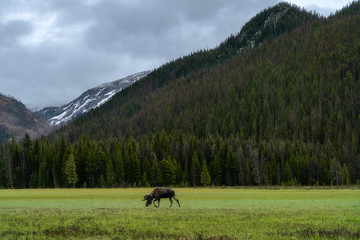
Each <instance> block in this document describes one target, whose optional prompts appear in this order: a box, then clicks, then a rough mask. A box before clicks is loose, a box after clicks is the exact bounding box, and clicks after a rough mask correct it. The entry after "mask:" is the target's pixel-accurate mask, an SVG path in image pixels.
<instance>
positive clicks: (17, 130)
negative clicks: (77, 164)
mask: <svg viewBox="0 0 360 240" xmlns="http://www.w3.org/2000/svg"><path fill="white" fill-rule="evenodd" d="M50 130H51V127H50V126H49V125H48V124H47V123H46V122H45V121H44V120H43V119H42V118H40V117H38V116H37V115H35V114H34V113H32V112H31V111H30V110H28V109H27V108H26V106H25V105H24V104H22V103H21V102H19V101H17V100H15V99H14V98H12V97H8V96H5V95H2V94H0V143H1V142H3V141H5V140H9V139H10V138H11V137H12V136H14V137H15V138H16V139H20V138H21V137H23V136H24V135H25V133H28V134H29V135H30V137H32V138H36V137H40V136H41V135H45V134H47V133H49V132H50Z"/></svg>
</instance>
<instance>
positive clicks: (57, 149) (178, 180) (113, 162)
mask: <svg viewBox="0 0 360 240" xmlns="http://www.w3.org/2000/svg"><path fill="white" fill-rule="evenodd" d="M0 150H1V152H0V153H1V154H0V156H1V158H0V187H1V188H54V187H55V188H61V187H89V188H93V187H130V186H132V187H135V186H146V187H148V186H212V185H213V186H239V185H240V186H260V185H349V184H356V183H357V184H359V181H360V179H359V175H358V174H357V171H356V167H355V166H354V165H353V164H357V161H355V162H353V160H352V157H354V158H356V159H357V157H358V156H357V155H356V156H348V155H347V154H346V153H345V152H344V150H343V149H342V147H339V146H337V145H336V144H332V143H330V142H328V143H326V144H319V143H318V144H313V143H308V144H304V143H301V142H293V141H281V140H275V139H273V140H271V141H260V142H257V141H256V140H255V138H252V139H250V140H249V141H244V140H241V137H239V136H234V137H231V138H226V139H224V138H221V137H220V136H208V137H206V138H203V139H199V138H197V137H195V136H194V135H191V134H183V133H182V132H181V131H180V132H171V133H167V132H165V131H161V132H160V133H157V134H153V135H151V136H143V137H141V138H133V137H129V138H126V139H121V140H116V139H106V140H102V141H94V140H91V139H90V138H89V137H88V136H87V135H85V134H84V135H83V136H82V137H81V139H80V140H79V141H78V142H77V143H74V144H69V143H68V142H66V141H65V138H64V137H62V138H60V139H59V140H57V141H55V142H53V143H50V142H49V140H48V139H45V138H43V139H35V140H32V139H30V137H29V136H28V135H25V136H24V138H23V139H22V140H21V141H20V142H18V143H17V142H16V141H15V140H14V139H13V140H12V141H10V142H8V143H6V144H3V145H2V146H1V149H0Z"/></svg>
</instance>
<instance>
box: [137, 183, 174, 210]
mask: <svg viewBox="0 0 360 240" xmlns="http://www.w3.org/2000/svg"><path fill="white" fill-rule="evenodd" d="M161 198H169V200H170V207H171V205H172V204H173V200H172V199H175V201H176V202H177V204H178V205H179V207H180V203H179V200H178V199H177V198H176V197H175V191H174V189H172V188H159V187H156V188H154V190H152V192H151V193H150V195H145V196H144V199H143V201H146V204H145V206H146V207H148V206H150V205H151V203H152V202H153V203H154V206H155V207H160V199H161ZM155 201H158V205H157V206H156V204H155Z"/></svg>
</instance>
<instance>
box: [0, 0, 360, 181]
mask: <svg viewBox="0 0 360 240" xmlns="http://www.w3.org/2000/svg"><path fill="white" fill-rule="evenodd" d="M286 6H287V7H289V8H288V9H290V10H285V11H280V15H281V16H282V17H283V18H276V19H280V21H278V22H276V24H268V25H266V24H264V23H265V22H269V21H267V20H268V19H271V16H275V15H276V14H279V9H283V8H284V7H286ZM283 10H284V9H283ZM284 12H285V13H286V14H284ZM284 16H286V17H284ZM269 17H270V18H269ZM289 18H290V19H295V20H294V22H292V21H290V20H289ZM281 19H283V20H281ZM358 26H360V3H359V2H354V3H353V4H351V5H350V6H348V7H346V8H344V9H343V10H341V11H339V12H337V13H336V14H334V15H331V16H330V17H328V18H322V17H319V16H317V15H316V14H312V13H307V12H305V11H304V10H300V9H299V8H297V7H294V6H291V5H289V4H279V5H277V6H275V7H274V8H270V9H267V10H264V11H263V12H261V13H259V14H258V15H257V16H255V17H254V18H253V19H252V20H250V21H249V23H247V24H246V25H245V26H244V27H243V29H242V30H241V32H240V33H239V34H238V35H236V36H231V37H229V39H227V40H226V41H225V42H224V43H222V44H220V45H219V47H218V48H216V49H213V50H209V51H199V52H198V53H193V54H191V55H189V56H186V57H183V58H180V59H177V60H175V61H173V62H170V63H168V64H165V65H164V66H161V67H160V68H159V69H156V70H154V71H153V72H152V73H150V74H149V75H148V76H147V77H146V78H144V79H142V80H140V81H139V82H137V83H135V84H134V85H132V86H131V87H129V88H127V89H125V90H124V91H122V92H120V93H118V94H117V95H116V96H115V97H114V98H113V99H111V100H110V101H109V102H107V103H106V104H104V105H103V106H102V107H100V108H97V109H94V110H93V111H90V112H89V113H87V114H85V115H84V116H83V117H81V118H79V119H77V120H75V121H74V122H73V123H71V124H69V125H66V126H63V127H62V128H61V129H59V130H58V131H56V132H55V133H53V134H52V135H50V136H48V137H44V138H42V139H34V140H32V139H30V138H29V136H28V135H25V136H24V138H23V139H22V141H20V142H16V141H15V140H14V139H13V140H12V141H10V142H8V143H5V144H3V145H2V146H1V152H0V153H1V154H0V187H3V188H37V187H41V188H47V187H74V186H75V187H116V186H123V187H125V186H169V185H177V186H207V185H215V186H222V185H227V186H237V185H246V186H249V185H251V186H252V185H349V184H359V183H360V99H359V98H360V81H359V74H360V28H359V27H358ZM254 29H257V30H256V31H255V30H254ZM259 32H261V33H259ZM262 34H264V35H262ZM245 36H250V37H248V38H245ZM252 41H254V42H255V46H254V45H253V44H251V42H252ZM249 43H250V45H249Z"/></svg>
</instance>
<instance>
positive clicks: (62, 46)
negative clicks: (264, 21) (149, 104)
mask: <svg viewBox="0 0 360 240" xmlns="http://www.w3.org/2000/svg"><path fill="white" fill-rule="evenodd" d="M4 2H5V4H2V8H1V9H0V62H1V63H2V66H1V67H0V85H1V89H0V91H1V92H2V93H4V94H10V95H12V96H15V97H16V98H18V99H20V100H22V102H23V103H25V104H27V105H28V106H30V107H32V108H34V107H45V106H51V105H61V104H65V103H67V102H69V101H71V100H73V99H74V98H76V97H77V96H78V95H80V94H81V93H82V92H83V91H85V90H87V89H88V88H91V87H94V86H96V85H98V84H101V83H103V82H108V81H113V80H116V79H119V78H121V77H124V76H126V75H129V74H132V73H135V72H139V71H144V70H149V69H153V68H156V67H158V66H160V65H161V64H163V63H165V62H168V61H170V60H173V59H175V58H178V57H181V56H184V55H187V54H189V53H191V52H194V51H197V50H200V49H206V48H213V47H215V46H217V45H218V44H220V43H221V42H222V41H223V40H225V39H226V38H227V37H228V36H229V35H230V34H232V33H238V32H239V31H240V29H241V27H242V26H243V24H244V23H245V22H247V21H248V20H250V18H251V17H253V16H254V15H255V14H256V13H258V12H259V11H261V10H263V9H265V8H267V7H269V6H272V5H275V4H276V3H277V2H279V1H278V0H243V1H238V0H227V1H222V0H206V1H205V0H201V1H200V0H197V1H194V0H183V1H177V0H151V1H150V0H141V1H140V0H123V1H115V0H78V1H74V0H61V1H57V0H52V1H48V0H34V1H7V0H4ZM317 7H318V6H317Z"/></svg>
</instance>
